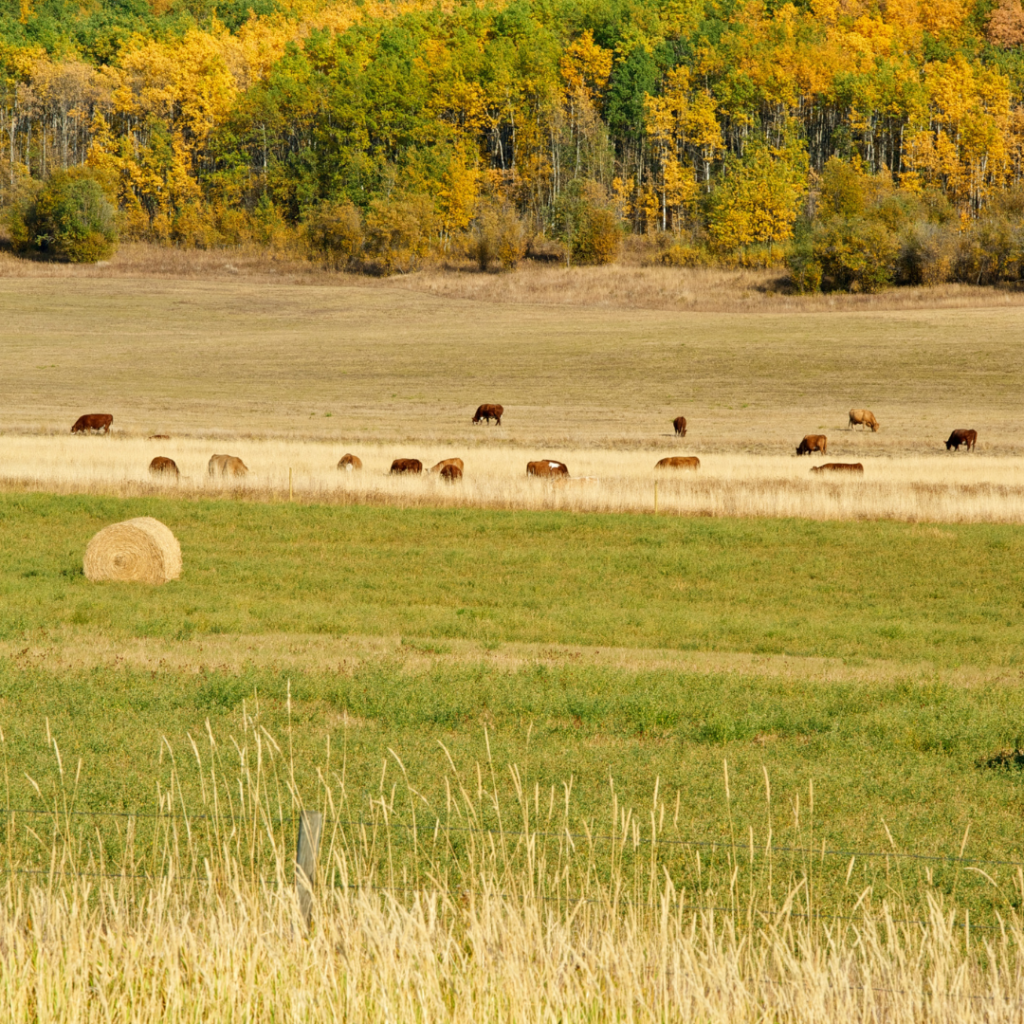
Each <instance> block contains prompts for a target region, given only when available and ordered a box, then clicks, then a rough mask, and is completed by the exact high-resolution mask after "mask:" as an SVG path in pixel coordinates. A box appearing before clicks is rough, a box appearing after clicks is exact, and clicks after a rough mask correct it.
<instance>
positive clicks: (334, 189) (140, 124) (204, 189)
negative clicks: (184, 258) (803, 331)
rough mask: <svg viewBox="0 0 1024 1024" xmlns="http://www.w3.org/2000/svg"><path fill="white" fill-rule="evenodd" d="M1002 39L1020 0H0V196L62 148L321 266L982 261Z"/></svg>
mask: <svg viewBox="0 0 1024 1024" xmlns="http://www.w3.org/2000/svg"><path fill="white" fill-rule="evenodd" d="M1022 44H1024V13H1022V8H1021V5H1020V2H1019V0H1000V2H999V3H997V4H996V5H995V6H992V5H991V4H990V3H988V2H986V3H981V0H889V2H887V3H885V4H881V5H880V4H877V3H873V2H870V3H869V2H867V0H801V2H800V3H780V2H777V0H682V2H679V0H590V2H588V3H587V4H585V5H582V6H580V5H577V4H575V3H570V2H569V0H552V2H550V3H548V2H546V3H540V2H539V0H480V2H478V3H473V4H436V3H434V2H433V0H431V2H429V3H428V2H427V0H398V2H395V3H388V4H383V3H377V2H375V0H256V2H254V3H252V4H243V3H232V4H228V5H227V6H225V5H223V4H218V5H217V6H216V7H215V6H214V5H213V4H211V3H208V2H207V0H189V2H187V3H186V2H184V0H160V2H157V0H151V2H150V3H149V4H143V5H135V6H132V5H130V4H124V3H115V2H114V0H96V2H95V3H94V4H91V5H67V4H64V3H62V2H60V0H35V2H33V3H23V4H20V5H7V6H6V7H5V8H3V10H2V11H0V207H2V208H4V209H6V210H7V211H8V218H7V219H8V221H9V222H10V223H14V221H16V219H17V218H16V215H15V214H14V213H12V212H11V211H16V210H18V209H23V208H25V204H26V202H28V201H30V200H31V198H32V197H33V196H34V195H35V194H36V193H38V190H39V188H40V187H41V184H42V183H45V182H47V181H49V180H50V179H51V178H52V177H53V176H54V175H56V174H61V173H64V172H67V171H69V170H72V169H74V168H80V167H84V168H87V169H88V175H89V176H90V177H91V179H94V180H95V181H97V182H100V183H102V185H103V188H104V189H105V190H106V191H107V192H108V193H109V194H110V196H111V197H112V199H113V200H114V201H115V203H116V206H117V211H118V212H117V217H118V225H119V228H120V231H121V234H122V236H126V237H129V238H144V239H150V240H153V241H157V242H164V243H167V244H177V245H184V246H200V247H206V248H210V247H215V246H225V245H240V244H254V245H265V246H301V247H304V249H305V251H306V252H307V253H308V254H309V255H310V256H311V257H312V258H314V259H316V260H318V261H320V262H322V263H323V264H324V265H325V266H329V267H333V268H349V269H354V268H361V269H369V270H375V271H377V272H381V273H400V272H408V271H410V270H412V269H415V267H417V266H418V265H420V263H421V262H422V260H423V259H425V258H442V259H454V258H464V257H466V256H469V257H470V258H472V259H474V260H476V262H477V263H478V264H479V265H480V266H481V267H484V268H491V267H502V268H506V269H511V268H514V267H515V266H516V265H517V263H518V262H519V261H520V260H521V259H522V258H523V257H524V255H526V254H527V253H528V252H529V251H531V248H530V247H531V244H532V242H533V241H535V240H543V239H546V240H548V241H549V242H555V241H557V242H558V244H559V245H560V250H559V251H560V252H562V253H563V254H564V258H565V261H566V262H567V263H570V264H571V263H588V262H589V263H601V262H607V261H610V260H614V259H616V258H617V256H618V253H619V248H620V244H621V242H622V239H623V237H624V235H625V234H628V233H633V234H637V235H643V236H649V237H650V238H651V239H652V244H651V246H650V247H649V251H650V253H651V254H652V255H651V258H656V259H663V260H664V261H665V262H667V263H670V264H676V265H681V264H687V263H694V262H707V261H720V262H721V261H725V262H739V263H744V264H759V265H779V266H781V265H782V264H783V263H784V262H785V263H787V264H788V265H789V266H790V268H791V272H792V274H793V278H794V281H795V282H796V283H797V285H798V286H799V287H808V288H814V287H819V286H823V287H837V288H840V287H841V288H854V289H857V288H862V289H873V288H879V287H885V286H886V285H888V284H891V283H898V282H901V281H907V282H911V281H918V282H920V281H933V280H939V279H942V280H947V279H950V278H955V277H958V276H960V277H964V278H965V279H967V278H968V277H970V278H972V279H976V280H992V279H1005V275H1006V274H1013V273H1015V271H1014V270H1013V269H1012V268H1013V267H1015V266H1016V263H1015V260H1014V259H1012V258H1010V257H1009V256H1007V257H1006V258H1002V257H1001V258H1000V259H998V260H996V264H995V265H996V266H997V267H998V268H1001V269H996V270H993V269H992V266H993V264H992V261H991V260H989V259H987V258H983V257H982V256H981V255H977V254H978V253H981V252H982V250H983V249H984V247H985V246H989V245H995V246H996V249H997V250H998V251H999V252H1003V251H1004V250H1005V251H1006V252H1009V251H1010V250H1011V249H1012V245H1013V244H1015V243H1011V242H1009V241H1005V242H1004V241H1000V240H1001V239H1007V238H1010V236H1013V238H1016V234H1015V232H1017V227H1016V225H1017V220H1016V219H1015V218H1016V216H1017V214H1016V213H1015V212H1014V211H1015V209H1016V208H1015V206H1014V204H1013V202H1010V203H1007V202H1004V201H1003V197H1004V196H1005V195H1006V194H1007V193H1008V192H1013V190H1014V189H1015V188H1016V187H1017V185H1018V183H1019V182H1020V180H1021V177H1022V175H1024V101H1022V99H1021V97H1022V95H1024V58H1022V55H1021V54H1020V52H1019V47H1020V46H1021V45H1022ZM844 175H845V177H843V176H844ZM840 179H842V180H840ZM844 190H845V191H844ZM843 196H846V198H843ZM850 196H854V199H850ZM857 197H859V198H857ZM851 202H852V203H853V205H852V206H851V205H850V203H851ZM836 204H839V205H836ZM844 204H845V205H844ZM12 218H13V220H12ZM972 252H974V253H975V254H976V255H975V256H972V255H971V253H972Z"/></svg>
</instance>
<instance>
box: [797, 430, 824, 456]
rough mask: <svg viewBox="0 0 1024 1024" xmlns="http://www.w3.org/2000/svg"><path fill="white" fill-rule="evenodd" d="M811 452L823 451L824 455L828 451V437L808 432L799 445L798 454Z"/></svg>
mask: <svg viewBox="0 0 1024 1024" xmlns="http://www.w3.org/2000/svg"><path fill="white" fill-rule="evenodd" d="M811 452H821V454H822V455H825V454H827V453H828V438H827V437H826V436H825V435H824V434H808V435H807V436H806V437H805V438H804V439H803V440H802V441H801V442H800V444H798V445H797V448H796V453H797V455H810V454H811Z"/></svg>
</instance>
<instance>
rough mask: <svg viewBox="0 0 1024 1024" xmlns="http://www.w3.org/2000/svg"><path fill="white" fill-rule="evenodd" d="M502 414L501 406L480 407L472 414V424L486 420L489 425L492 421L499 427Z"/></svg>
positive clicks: (503, 409) (502, 408)
mask: <svg viewBox="0 0 1024 1024" xmlns="http://www.w3.org/2000/svg"><path fill="white" fill-rule="evenodd" d="M504 412H505V407H504V406H503V405H481V406H480V407H479V408H478V409H477V411H476V412H475V413H474V414H473V422H474V423H479V422H480V421H481V420H486V421H487V422H488V423H490V422H491V420H492V419H493V420H494V421H495V422H496V423H497V424H498V426H499V427H500V426H501V417H502V414H503V413H504Z"/></svg>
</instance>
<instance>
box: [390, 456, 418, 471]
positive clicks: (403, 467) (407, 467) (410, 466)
mask: <svg viewBox="0 0 1024 1024" xmlns="http://www.w3.org/2000/svg"><path fill="white" fill-rule="evenodd" d="M391 472H392V473H422V472H423V463H422V462H420V460H419V459H395V461H394V462H392V463H391Z"/></svg>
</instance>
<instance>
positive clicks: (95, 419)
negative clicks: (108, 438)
mask: <svg viewBox="0 0 1024 1024" xmlns="http://www.w3.org/2000/svg"><path fill="white" fill-rule="evenodd" d="M113 422H114V417H113V416H111V415H110V413H109V412H93V413H89V414H88V415H86V416H79V417H78V419H77V420H75V425H74V426H73V427H72V428H71V433H72V434H109V433H110V425H111V424H112V423H113Z"/></svg>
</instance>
